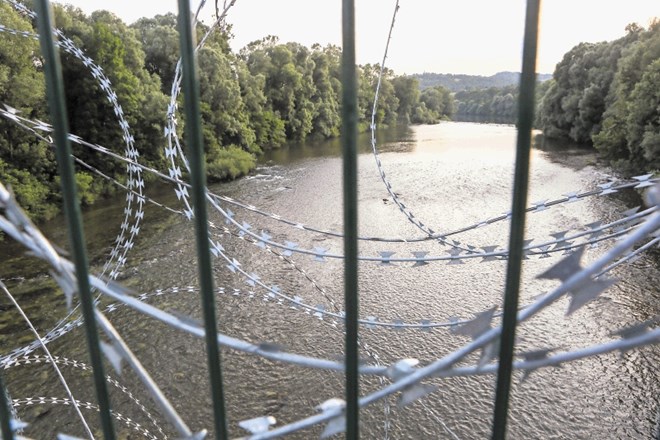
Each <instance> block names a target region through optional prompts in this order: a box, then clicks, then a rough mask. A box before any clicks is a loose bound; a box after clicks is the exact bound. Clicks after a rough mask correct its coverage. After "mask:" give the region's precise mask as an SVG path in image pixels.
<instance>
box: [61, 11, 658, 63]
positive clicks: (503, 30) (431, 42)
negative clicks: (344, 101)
mask: <svg viewBox="0 0 660 440" xmlns="http://www.w3.org/2000/svg"><path fill="white" fill-rule="evenodd" d="M395 2H396V0H356V1H355V3H356V45H357V46H356V49H357V61H358V63H360V64H365V63H380V62H381V60H382V58H383V52H384V49H385V43H386V40H387V33H388V30H389V27H390V23H391V20H392V13H393V11H394V5H395ZM62 3H70V4H73V5H75V6H78V7H80V8H81V9H83V10H84V11H85V12H87V13H89V12H92V11H94V10H97V9H108V10H110V11H112V12H114V13H115V14H117V15H118V16H119V17H121V18H122V19H123V20H124V21H126V22H127V23H132V22H134V21H135V20H137V19H138V18H140V17H144V16H148V17H151V16H153V15H156V14H163V13H166V12H170V11H171V12H175V11H176V10H177V3H176V1H175V0H157V1H155V0H110V1H108V0H64V1H62ZM191 3H193V4H195V5H196V3H195V1H194V0H192V1H191ZM220 3H222V1H220ZM399 5H400V9H399V12H398V14H397V19H396V23H395V27H394V31H393V35H392V43H391V46H390V50H389V55H388V59H387V61H386V63H385V64H386V66H387V67H389V68H391V69H393V70H394V71H395V72H396V73H397V74H412V73H422V72H436V73H465V74H472V75H492V74H494V73H496V72H500V71H520V69H521V53H522V37H523V26H524V16H525V1H524V0H454V1H452V2H445V1H442V0H399ZM204 11H205V12H204V13H203V14H202V19H203V20H204V21H205V22H206V23H211V21H212V15H213V13H214V1H213V0H208V1H207V5H206V6H205V8H204ZM654 17H660V2H658V0H626V1H616V0H545V1H542V2H541V28H540V35H539V53H538V62H537V71H538V72H542V73H552V72H553V71H554V68H555V65H556V64H557V63H558V62H559V61H561V58H562V56H563V55H564V53H566V52H567V51H569V50H570V49H571V48H572V47H573V46H575V45H576V44H578V43H580V42H583V41H588V42H599V41H610V40H614V39H616V38H619V37H621V36H623V35H624V34H625V27H626V25H627V24H629V23H632V22H636V23H638V24H640V25H641V26H643V27H648V24H649V23H650V21H651V19H653V18H654ZM227 21H228V22H229V23H231V24H232V25H233V33H234V35H235V37H234V39H233V41H232V47H233V48H234V49H235V50H238V49H240V48H241V47H243V46H245V45H246V44H247V43H249V42H251V41H254V40H258V39H261V38H262V37H264V36H266V35H277V36H278V37H279V38H280V41H281V42H287V41H297V42H299V43H303V44H305V45H307V46H311V45H312V44H314V43H320V44H322V45H325V44H328V43H332V44H336V45H339V46H340V45H341V1H340V0H277V1H275V0H236V3H235V5H234V6H233V7H232V8H231V9H230V11H229V14H228V16H227Z"/></svg>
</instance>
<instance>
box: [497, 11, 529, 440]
mask: <svg viewBox="0 0 660 440" xmlns="http://www.w3.org/2000/svg"><path fill="white" fill-rule="evenodd" d="M539 9H540V0H528V1H527V12H526V17H525V37H524V43H523V62H522V74H521V77H520V96H519V98H518V141H517V146H516V168H515V177H514V183H513V204H512V209H511V232H510V234H509V261H508V265H507V273H506V286H505V290H504V314H503V315H502V340H501V342H500V361H499V369H498V370H497V389H496V391H495V414H494V420H493V437H492V438H493V440H500V439H504V438H505V437H506V422H507V414H508V410H509V391H510V389H511V364H512V362H513V348H514V347H513V346H514V339H515V335H516V323H517V314H518V293H519V289H520V276H521V271H522V259H523V257H524V255H523V240H524V234H525V208H526V207H527V188H528V186H529V156H530V149H531V141H532V124H533V123H534V87H535V85H536V47H537V40H538V28H539Z"/></svg>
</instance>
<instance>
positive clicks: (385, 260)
mask: <svg viewBox="0 0 660 440" xmlns="http://www.w3.org/2000/svg"><path fill="white" fill-rule="evenodd" d="M232 4H233V2H232ZM397 6H398V5H397ZM397 9H398V8H397ZM170 148H171V144H170ZM177 149H179V151H181V150H180V145H179V144H178V143H177ZM136 157H137V156H136ZM129 160H131V161H132V159H129ZM183 160H184V162H185V159H183ZM138 168H139V167H138ZM130 170H131V168H130V166H129V172H130ZM174 176H175V180H178V179H177V178H178V177H181V176H180V172H179V173H178V175H177V173H176V171H175V172H174ZM640 177H645V178H646V179H643V180H640V181H639V183H637V184H636V185H639V184H645V186H650V184H651V182H652V179H649V177H650V176H640ZM138 180H139V181H141V180H140V179H139V178H138ZM638 180H639V179H638ZM141 182H142V183H141V185H140V184H138V185H137V187H138V189H139V191H141V189H142V187H143V186H144V182H143V181H141ZM605 185H608V184H605ZM609 185H610V186H609V187H608V188H603V189H602V191H601V192H600V193H607V191H608V190H609V189H610V188H611V187H612V186H613V183H611V184H609ZM130 186H131V185H130V184H129V185H128V187H129V188H130ZM182 188H183V189H182ZM185 188H186V187H185V186H183V187H179V190H180V191H182V193H183V191H184V190H185ZM130 191H133V190H132V189H130ZM177 195H178V194H177ZM575 196H576V195H575V194H573V195H572V196H569V195H567V198H566V199H567V200H566V201H571V198H574V199H575V198H576V197H575ZM138 197H140V196H138ZM127 198H128V195H127ZM138 200H142V202H141V203H140V208H141V207H142V205H143V203H144V200H146V199H144V198H142V199H140V198H138ZM131 201H132V200H131ZM572 201H575V200H572ZM549 206H551V204H550V203H547V204H546V203H545V201H544V202H540V203H539V204H538V205H534V206H533V207H532V208H531V209H532V210H533V211H541V210H544V209H547V207H549ZM188 209H190V207H189V205H188ZM129 211H130V209H129ZM184 212H185V211H184ZM190 212H191V211H190ZM127 215H128V213H127ZM188 217H189V218H190V216H189V215H188ZM229 217H231V216H229ZM505 218H506V215H505ZM237 226H239V229H241V226H243V229H244V230H242V231H243V232H245V234H244V235H246V234H247V235H250V236H251V237H252V238H254V239H263V238H265V237H263V235H262V236H258V235H256V234H253V233H250V232H249V231H248V229H249V228H245V227H244V225H241V224H238V225H237ZM123 229H124V228H122V232H123ZM301 229H303V228H301ZM601 230H602V229H601ZM137 232H139V222H138V226H137V228H136V231H135V233H136V234H137ZM239 234H240V232H239ZM620 235H623V234H620ZM131 237H132V236H131ZM429 238H435V239H438V238H439V239H442V238H444V237H443V236H442V235H441V236H439V237H429ZM424 239H428V238H424ZM402 241H405V240H402ZM560 241H561V240H559V241H558V242H560ZM652 241H653V240H652ZM656 242H657V240H656ZM260 243H262V244H263V245H266V244H269V245H270V244H271V243H269V242H268V241H267V240H259V241H258V242H257V244H260ZM131 244H132V239H131ZM454 244H455V243H454ZM218 245H219V244H218ZM131 247H132V246H131ZM259 247H261V246H259ZM454 247H455V246H454ZM640 249H641V248H640ZM127 250H128V249H126V250H125V251H127ZM216 250H218V249H216ZM291 250H293V249H291ZM219 252H220V251H219ZM466 252H468V253H472V252H473V250H470V249H469V248H468V250H467V251H466ZM123 255H124V257H123V259H124V261H123V262H122V261H121V260H122V257H119V262H120V263H122V264H123V263H124V262H125V253H124V254H123ZM313 255H315V257H325V256H328V257H329V255H327V254H326V253H325V252H317V253H315V254H313ZM114 256H115V255H113V257H114ZM390 256H391V255H390ZM456 256H459V255H456ZM462 257H465V255H464V256H462ZM226 260H227V261H228V262H229V268H230V270H231V267H234V269H238V267H237V265H235V263H234V262H235V261H236V260H234V259H232V260H229V258H228V257H227V258H226ZM392 260H395V259H391V258H385V257H382V256H381V258H380V259H378V260H374V261H380V262H381V263H386V264H387V263H389V262H391V261H392ZM418 260H419V259H410V260H409V261H410V262H413V261H414V262H416V261H418ZM111 275H112V273H111ZM115 277H116V275H115Z"/></svg>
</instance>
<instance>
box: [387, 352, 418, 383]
mask: <svg viewBox="0 0 660 440" xmlns="http://www.w3.org/2000/svg"><path fill="white" fill-rule="evenodd" d="M417 365H419V360H418V359H412V358H408V359H401V360H400V361H397V362H395V363H394V364H392V365H390V366H389V367H388V368H387V370H386V371H385V374H386V375H387V377H389V378H390V379H392V380H393V381H397V380H399V379H401V378H403V377H406V376H408V375H409V374H411V373H413V372H414V371H415V367H416V366H417Z"/></svg>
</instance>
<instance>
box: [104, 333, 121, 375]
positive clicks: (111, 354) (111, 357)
mask: <svg viewBox="0 0 660 440" xmlns="http://www.w3.org/2000/svg"><path fill="white" fill-rule="evenodd" d="M100 343H101V351H102V352H103V354H104V355H105V357H106V359H108V361H109V362H110V365H112V368H114V369H115V371H116V372H117V374H118V375H120V376H121V362H122V360H123V357H122V355H121V353H120V352H119V350H117V349H116V348H115V346H114V345H112V344H108V343H107V342H105V341H100Z"/></svg>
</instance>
